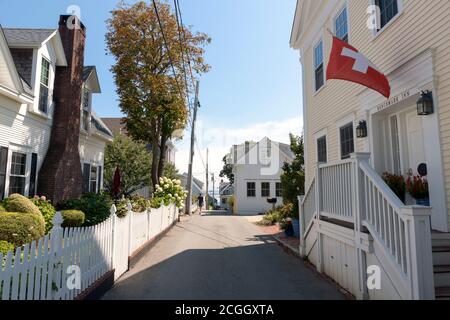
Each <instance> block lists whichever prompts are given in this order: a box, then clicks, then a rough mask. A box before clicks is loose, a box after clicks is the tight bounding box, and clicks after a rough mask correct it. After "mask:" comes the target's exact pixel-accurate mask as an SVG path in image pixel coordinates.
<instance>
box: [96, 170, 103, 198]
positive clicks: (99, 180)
mask: <svg viewBox="0 0 450 320" xmlns="http://www.w3.org/2000/svg"><path fill="white" fill-rule="evenodd" d="M102 175H103V169H102V167H98V180H97V183H98V186H97V192H100V191H101V190H102Z"/></svg>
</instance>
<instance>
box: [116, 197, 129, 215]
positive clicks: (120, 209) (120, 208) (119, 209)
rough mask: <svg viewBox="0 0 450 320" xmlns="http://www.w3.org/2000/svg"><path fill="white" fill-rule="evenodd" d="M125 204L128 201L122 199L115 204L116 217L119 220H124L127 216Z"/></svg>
mask: <svg viewBox="0 0 450 320" xmlns="http://www.w3.org/2000/svg"><path fill="white" fill-rule="evenodd" d="M127 203H128V200H126V199H122V200H119V201H117V202H116V216H118V217H119V218H125V217H126V216H127V212H128V210H127Z"/></svg>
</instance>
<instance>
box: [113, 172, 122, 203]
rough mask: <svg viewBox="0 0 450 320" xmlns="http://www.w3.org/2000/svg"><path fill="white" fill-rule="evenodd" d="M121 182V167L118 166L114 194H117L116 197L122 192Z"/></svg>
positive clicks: (115, 174)
mask: <svg viewBox="0 0 450 320" xmlns="http://www.w3.org/2000/svg"><path fill="white" fill-rule="evenodd" d="M120 184H121V178H120V168H119V167H117V168H116V172H115V173H114V190H113V191H114V195H115V196H116V199H117V198H118V196H119V192H120Z"/></svg>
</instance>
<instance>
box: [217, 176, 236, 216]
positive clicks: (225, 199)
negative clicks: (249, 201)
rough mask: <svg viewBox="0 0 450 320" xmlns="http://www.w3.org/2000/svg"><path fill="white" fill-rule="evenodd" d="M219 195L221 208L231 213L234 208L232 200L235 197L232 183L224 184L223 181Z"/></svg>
mask: <svg viewBox="0 0 450 320" xmlns="http://www.w3.org/2000/svg"><path fill="white" fill-rule="evenodd" d="M219 195H220V207H221V208H222V209H225V210H228V211H231V210H232V209H233V208H231V207H230V198H231V197H233V195H234V185H233V184H232V183H230V182H223V180H222V181H221V182H220V185H219Z"/></svg>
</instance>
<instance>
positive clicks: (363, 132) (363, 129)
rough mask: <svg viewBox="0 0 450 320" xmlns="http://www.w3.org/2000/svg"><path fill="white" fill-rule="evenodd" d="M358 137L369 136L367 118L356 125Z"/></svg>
mask: <svg viewBox="0 0 450 320" xmlns="http://www.w3.org/2000/svg"><path fill="white" fill-rule="evenodd" d="M356 137H358V138H365V137H367V122H366V121H365V120H363V121H360V122H359V124H358V126H357V127H356Z"/></svg>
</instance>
